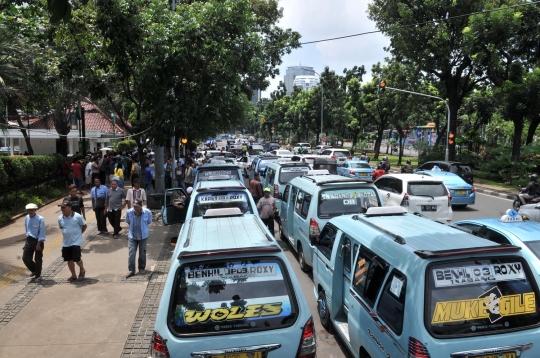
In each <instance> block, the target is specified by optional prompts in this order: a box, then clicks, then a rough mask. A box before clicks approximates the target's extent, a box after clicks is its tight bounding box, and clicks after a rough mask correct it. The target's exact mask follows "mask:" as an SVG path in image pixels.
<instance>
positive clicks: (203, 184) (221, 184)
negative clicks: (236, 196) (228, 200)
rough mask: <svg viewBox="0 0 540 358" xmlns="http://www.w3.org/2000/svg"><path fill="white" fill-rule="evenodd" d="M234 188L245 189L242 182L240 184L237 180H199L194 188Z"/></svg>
mask: <svg viewBox="0 0 540 358" xmlns="http://www.w3.org/2000/svg"><path fill="white" fill-rule="evenodd" d="M231 188H234V189H236V190H247V189H246V187H245V186H244V184H242V183H241V182H240V181H239V180H211V181H210V180H201V181H199V182H198V183H197V185H196V189H197V190H201V189H203V190H208V189H223V190H227V189H231Z"/></svg>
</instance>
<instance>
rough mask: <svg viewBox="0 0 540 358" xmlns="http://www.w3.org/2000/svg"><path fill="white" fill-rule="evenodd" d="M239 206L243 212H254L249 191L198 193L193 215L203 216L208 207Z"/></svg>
mask: <svg viewBox="0 0 540 358" xmlns="http://www.w3.org/2000/svg"><path fill="white" fill-rule="evenodd" d="M224 208H239V209H240V211H241V212H242V213H243V214H253V208H252V207H251V204H250V201H249V197H248V194H247V192H243V191H223V190H221V191H218V192H212V193H208V192H205V193H203V194H199V195H197V197H196V198H195V205H194V206H193V213H192V217H199V216H203V215H204V213H206V210H208V209H224Z"/></svg>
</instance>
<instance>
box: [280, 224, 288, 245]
mask: <svg viewBox="0 0 540 358" xmlns="http://www.w3.org/2000/svg"><path fill="white" fill-rule="evenodd" d="M279 239H280V240H281V241H283V242H285V241H287V238H286V237H285V234H284V233H283V227H282V226H281V225H279Z"/></svg>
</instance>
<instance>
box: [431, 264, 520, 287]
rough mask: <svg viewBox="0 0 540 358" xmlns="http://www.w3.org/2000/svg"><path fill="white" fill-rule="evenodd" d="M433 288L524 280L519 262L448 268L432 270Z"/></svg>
mask: <svg viewBox="0 0 540 358" xmlns="http://www.w3.org/2000/svg"><path fill="white" fill-rule="evenodd" d="M433 279H434V280H435V287H449V286H459V285H470V284H476V283H482V282H493V283H496V282H500V281H513V280H522V279H525V271H524V270H523V265H522V264H521V262H510V263H504V264H491V265H477V266H461V267H449V268H445V269H435V270H433Z"/></svg>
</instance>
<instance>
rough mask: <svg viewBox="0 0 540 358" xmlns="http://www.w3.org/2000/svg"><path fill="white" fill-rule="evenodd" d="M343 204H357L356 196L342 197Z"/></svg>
mask: <svg viewBox="0 0 540 358" xmlns="http://www.w3.org/2000/svg"><path fill="white" fill-rule="evenodd" d="M343 205H357V202H356V198H354V199H343Z"/></svg>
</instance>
